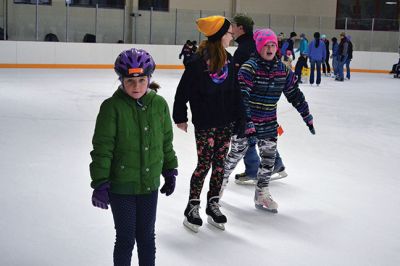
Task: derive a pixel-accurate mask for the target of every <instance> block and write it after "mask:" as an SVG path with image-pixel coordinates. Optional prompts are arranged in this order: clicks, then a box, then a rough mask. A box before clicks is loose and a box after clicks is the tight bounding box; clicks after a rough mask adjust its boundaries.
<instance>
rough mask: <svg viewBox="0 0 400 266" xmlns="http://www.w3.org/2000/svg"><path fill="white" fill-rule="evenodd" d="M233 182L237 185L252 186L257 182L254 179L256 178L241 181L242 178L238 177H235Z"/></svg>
mask: <svg viewBox="0 0 400 266" xmlns="http://www.w3.org/2000/svg"><path fill="white" fill-rule="evenodd" d="M235 184H238V185H248V186H254V185H255V184H257V180H256V179H254V180H246V181H242V180H239V179H235Z"/></svg>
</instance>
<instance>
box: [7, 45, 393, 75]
mask: <svg viewBox="0 0 400 266" xmlns="http://www.w3.org/2000/svg"><path fill="white" fill-rule="evenodd" d="M131 47H136V48H142V49H145V50H147V51H148V52H150V53H151V55H152V56H153V57H154V60H155V61H156V63H157V65H171V66H177V65H181V64H182V61H181V60H179V58H178V55H179V53H180V51H181V48H182V46H181V45H144V44H105V43H64V42H26V41H23V42H22V41H0V66H1V67H7V66H6V64H12V65H15V64H17V65H18V64H37V65H40V64H72V65H86V64H90V65H92V64H94V65H112V64H113V63H114V61H115V58H116V57H117V55H118V54H119V53H120V52H121V51H122V50H125V49H129V48H131ZM235 49H236V48H235V47H230V48H229V49H228V50H229V51H230V52H232V53H233V52H234V50H235ZM398 57H399V55H398V54H397V53H384V52H363V51H354V55H353V60H352V63H351V67H352V68H353V69H359V70H364V71H373V70H378V71H384V70H387V71H389V70H390V69H391V66H392V65H393V64H394V63H396V62H397V61H398Z"/></svg>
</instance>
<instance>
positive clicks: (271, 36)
mask: <svg viewBox="0 0 400 266" xmlns="http://www.w3.org/2000/svg"><path fill="white" fill-rule="evenodd" d="M253 39H254V41H255V42H256V47H257V52H258V53H261V49H262V48H263V47H264V46H265V45H266V44H267V43H268V42H273V43H275V45H276V46H278V38H277V37H276V34H275V32H273V31H272V30H271V29H260V30H256V32H254V34H253Z"/></svg>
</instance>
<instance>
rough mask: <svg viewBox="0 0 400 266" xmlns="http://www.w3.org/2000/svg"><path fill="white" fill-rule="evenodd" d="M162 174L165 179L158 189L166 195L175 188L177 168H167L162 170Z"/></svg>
mask: <svg viewBox="0 0 400 266" xmlns="http://www.w3.org/2000/svg"><path fill="white" fill-rule="evenodd" d="M161 174H162V176H163V177H164V179H165V183H164V185H163V186H162V188H161V189H160V192H161V193H162V194H164V193H165V195H166V196H169V195H171V194H172V193H173V192H174V190H175V182H176V176H177V175H178V169H168V170H164V171H162V173H161Z"/></svg>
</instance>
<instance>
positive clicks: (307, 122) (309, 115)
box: [303, 114, 315, 135]
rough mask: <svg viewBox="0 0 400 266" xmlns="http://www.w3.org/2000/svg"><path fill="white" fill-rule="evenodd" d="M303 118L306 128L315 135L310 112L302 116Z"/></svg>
mask: <svg viewBox="0 0 400 266" xmlns="http://www.w3.org/2000/svg"><path fill="white" fill-rule="evenodd" d="M303 120H304V122H305V123H306V125H307V126H308V129H309V130H310V132H311V134H313V135H315V129H314V122H313V116H312V115H311V114H308V115H306V116H304V117H303Z"/></svg>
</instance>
